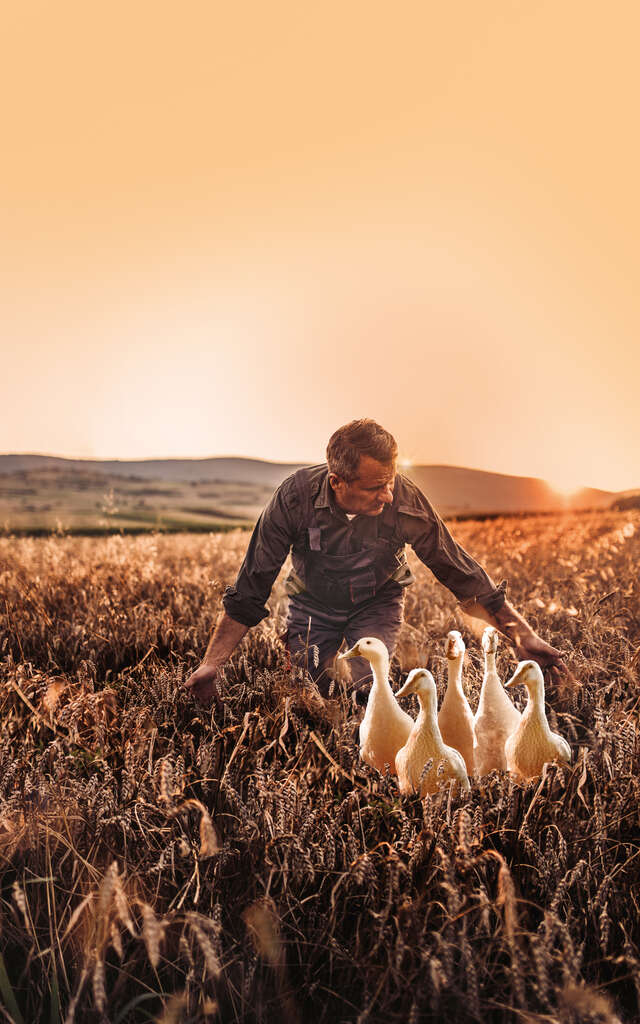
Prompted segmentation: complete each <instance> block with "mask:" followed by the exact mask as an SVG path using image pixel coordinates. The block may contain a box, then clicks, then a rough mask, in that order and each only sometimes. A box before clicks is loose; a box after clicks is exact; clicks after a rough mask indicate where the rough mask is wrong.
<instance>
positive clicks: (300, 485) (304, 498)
mask: <svg viewBox="0 0 640 1024" xmlns="http://www.w3.org/2000/svg"><path fill="white" fill-rule="evenodd" d="M293 479H294V480H295V482H296V490H297V492H298V498H299V499H300V509H301V511H302V522H303V524H304V525H303V532H305V533H306V534H307V537H308V540H309V548H310V550H311V551H320V527H319V526H317V525H316V515H315V510H314V508H313V502H312V500H311V487H310V484H309V479H308V477H307V475H306V472H305V470H304V469H298V470H297V471H296V472H295V473H294V474H293Z"/></svg>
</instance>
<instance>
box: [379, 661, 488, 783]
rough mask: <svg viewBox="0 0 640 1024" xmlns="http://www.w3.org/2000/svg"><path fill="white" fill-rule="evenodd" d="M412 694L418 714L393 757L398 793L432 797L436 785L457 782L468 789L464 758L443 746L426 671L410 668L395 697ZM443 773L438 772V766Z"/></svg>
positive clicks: (434, 696) (432, 687) (435, 701)
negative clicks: (453, 780)
mask: <svg viewBox="0 0 640 1024" xmlns="http://www.w3.org/2000/svg"><path fill="white" fill-rule="evenodd" d="M408 693H416V694H417V695H418V700H419V701H420V714H419V715H418V717H417V718H416V720H415V723H414V725H413V728H412V730H411V735H410V736H409V738H408V740H407V742H406V743H405V745H404V746H403V747H402V749H401V750H399V751H398V753H397V754H396V769H397V772H398V785H399V786H400V792H401V793H414V792H417V791H418V790H419V792H420V796H424V795H425V794H426V793H436V792H437V790H438V786H439V784H440V782H443V781H445V780H447V779H457V780H458V782H459V783H460V785H461V787H462V789H469V788H470V787H469V779H468V778H467V769H466V765H465V763H464V758H463V756H462V754H461V753H459V751H457V750H455V749H454V748H453V747H448V746H446V745H445V744H444V742H443V740H442V736H441V734H440V729H439V728H438V718H437V711H438V695H437V693H436V684H435V682H434V679H433V676H432V675H431V673H430V672H429V671H428V670H427V669H426V668H414V669H412V671H411V672H410V673H409V675H408V676H407V680H406V682H405V684H404V686H403V687H402V688H401V689H400V690H398V693H397V695H396V696H398V697H404V696H406V695H407V694H408ZM429 760H431V761H432V762H433V763H432V765H431V768H430V769H429V771H428V772H426V773H425V775H424V778H423V776H422V771H423V768H424V766H425V765H426V763H427V761H429ZM441 763H442V764H443V769H444V770H443V771H442V772H441V773H439V772H438V768H439V765H440V764H441Z"/></svg>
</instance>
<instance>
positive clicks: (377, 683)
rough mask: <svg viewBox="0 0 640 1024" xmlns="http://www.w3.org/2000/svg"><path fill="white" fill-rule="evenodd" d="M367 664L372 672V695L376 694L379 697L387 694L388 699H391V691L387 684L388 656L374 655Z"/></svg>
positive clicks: (389, 685) (388, 683)
mask: <svg viewBox="0 0 640 1024" xmlns="http://www.w3.org/2000/svg"><path fill="white" fill-rule="evenodd" d="M369 664H370V665H371V671H372V672H373V683H372V686H371V690H372V693H376V695H379V696H382V695H383V694H384V695H387V694H388V695H389V696H390V697H393V690H392V689H391V684H390V682H389V656H388V655H384V654H376V655H374V657H372V658H371V660H370V662H369Z"/></svg>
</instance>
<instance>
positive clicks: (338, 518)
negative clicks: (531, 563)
mask: <svg viewBox="0 0 640 1024" xmlns="http://www.w3.org/2000/svg"><path fill="white" fill-rule="evenodd" d="M301 473H302V479H303V487H305V488H308V494H307V497H308V499H309V500H307V501H303V500H301V495H300V480H298V481H297V480H296V475H295V474H294V475H292V476H290V477H287V479H286V480H284V481H283V482H282V484H280V486H279V487H278V489H277V490H276V492H275V493H274V495H273V497H272V498H271V500H270V502H269V504H268V505H267V506H266V508H265V509H264V511H263V512H262V515H261V516H260V518H259V520H258V522H257V523H256V526H255V528H254V531H253V534H252V536H251V540H250V542H249V546H248V548H247V553H246V555H245V558H244V561H243V563H242V565H241V567H240V571H239V573H238V578H237V580H236V582H235V584H234V585H233V586H232V587H227V588H226V590H225V593H224V597H223V605H224V609H225V611H226V612H227V614H228V615H229V616H230V617H231V618H232V619H235V620H236V622H240V623H242V624H243V625H245V626H255V625H256V624H257V623H258V622H260V621H261V619H264V618H265V617H266V616H267V615H268V614H269V613H268V611H267V609H266V607H265V605H266V601H267V600H268V597H269V594H270V593H271V588H272V586H273V584H274V581H275V579H276V577H277V575H278V573H279V571H280V569H281V568H282V565H283V563H284V561H285V559H286V557H287V555H288V554H289V551H290V550H291V554H292V562H293V568H294V571H295V573H296V575H297V576H298V578H299V579H300V580H302V582H303V583H304V581H305V553H306V552H307V551H308V548H309V543H310V542H309V538H308V535H309V533H311V535H312V537H311V547H313V546H314V544H313V532H314V530H319V532H320V533H321V535H322V551H323V552H324V553H326V554H327V555H328V556H330V557H333V558H335V556H354V555H356V554H357V553H358V552H359V551H362V550H364V549H366V548H371V546H372V545H374V544H375V543H376V541H377V540H378V538H379V537H383V536H384V535H385V533H387V534H389V533H391V534H392V535H393V536H394V537H396V538H397V539H398V540H399V542H400V545H401V546H402V545H403V544H410V545H411V547H412V548H413V550H414V551H415V553H416V555H417V556H418V558H419V559H420V560H421V561H422V562H424V564H425V565H426V566H427V567H428V568H429V569H430V570H431V572H432V573H433V574H434V576H435V577H436V579H438V580H439V581H440V583H442V584H444V586H445V587H447V588H448V589H449V590H450V591H451V592H452V593H453V594H454V595H455V597H457V599H458V600H459V601H461V602H462V603H467V602H468V603H471V602H473V601H477V602H478V603H479V604H481V605H482V606H483V607H484V608H486V609H487V611H489V612H490V613H492V614H493V613H495V612H496V611H497V610H498V609H499V608H500V607H501V606H502V605H503V603H504V600H505V593H504V585H502V584H501V585H500V586H499V587H497V586H496V585H495V584H494V582H493V580H492V579H491V578H490V576H489V575H488V574H487V573H486V572H485V570H484V569H483V568H482V566H480V565H479V564H478V562H476V561H475V559H473V558H472V557H471V555H469V554H468V553H467V552H466V551H465V550H464V548H462V547H461V546H460V545H459V544H458V543H457V541H455V540H454V538H453V537H452V536H451V534H450V533H449V531H448V529H447V527H446V526H445V524H444V523H443V521H442V519H441V518H440V516H439V515H438V513H437V512H436V511H435V509H434V508H433V506H432V505H431V504H430V502H429V501H428V500H427V498H426V497H425V496H424V494H423V493H422V491H421V490H420V489H419V488H418V487H417V486H416V485H415V484H414V483H413V482H412V481H411V480H409V479H407V477H404V476H402V475H401V474H398V475H397V476H396V479H395V485H394V493H393V502H392V503H391V504H390V505H386V506H385V508H384V511H383V512H381V513H380V515H378V516H366V515H356V516H354V517H353V518H351V519H349V518H348V516H347V515H346V513H345V512H344V511H343V510H342V509H341V508H340V507H339V505H338V504H337V503H336V501H335V496H334V493H333V489H332V488H331V486H330V484H329V471H328V468H327V466H326V464H323V465H321V466H311V467H309V468H307V469H304V470H302V471H301ZM309 509H310V510H311V515H310V514H309ZM310 527H311V528H312V529H311V530H310ZM349 560H350V559H349V558H348V557H346V558H345V562H348V561H349Z"/></svg>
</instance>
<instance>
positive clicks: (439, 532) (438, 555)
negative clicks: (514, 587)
mask: <svg viewBox="0 0 640 1024" xmlns="http://www.w3.org/2000/svg"><path fill="white" fill-rule="evenodd" d="M407 499H408V500H406V501H405V502H404V504H403V506H402V510H401V512H400V519H401V522H402V526H403V533H404V535H405V538H406V540H407V542H408V543H409V544H411V547H412V548H413V550H414V551H415V553H416V555H417V556H418V558H419V559H420V561H421V562H424V564H425V565H426V566H427V568H429V569H430V570H431V572H432V573H433V575H434V576H435V577H436V579H437V580H439V582H440V583H442V584H443V585H444V586H445V587H447V588H448V589H449V590H450V591H451V593H452V594H454V595H455V597H457V599H458V601H460V603H461V604H462V605H463V607H464V606H465V605H468V606H471V605H473V604H474V603H476V602H477V603H478V604H481V605H482V607H483V608H486V610H487V611H488V612H490V613H491V614H492V615H494V614H495V613H496V612H497V611H498V610H499V609H500V608H501V607H502V605H503V604H504V602H505V598H506V594H505V591H506V582H504V581H503V582H502V583H501V584H500V585H499V586H496V584H495V583H494V582H493V580H492V579H491V577H490V576H489V574H488V573H487V572H485V570H484V569H483V568H482V566H481V565H480V564H479V563H478V562H476V560H475V558H472V556H471V555H470V554H469V553H468V552H467V551H465V550H464V548H463V547H461V546H460V544H458V542H457V541H456V540H455V539H454V538H453V537H452V536H451V534H450V533H449V530H448V529H447V527H446V526H445V524H444V523H443V521H442V519H441V518H440V516H439V515H438V513H437V512H436V510H435V509H434V508H433V506H432V505H431V503H430V502H429V501H428V500H427V498H425V496H424V494H422V492H421V491H420V490H418V488H417V487H412V488H411V493H410V494H408V495H407Z"/></svg>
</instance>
